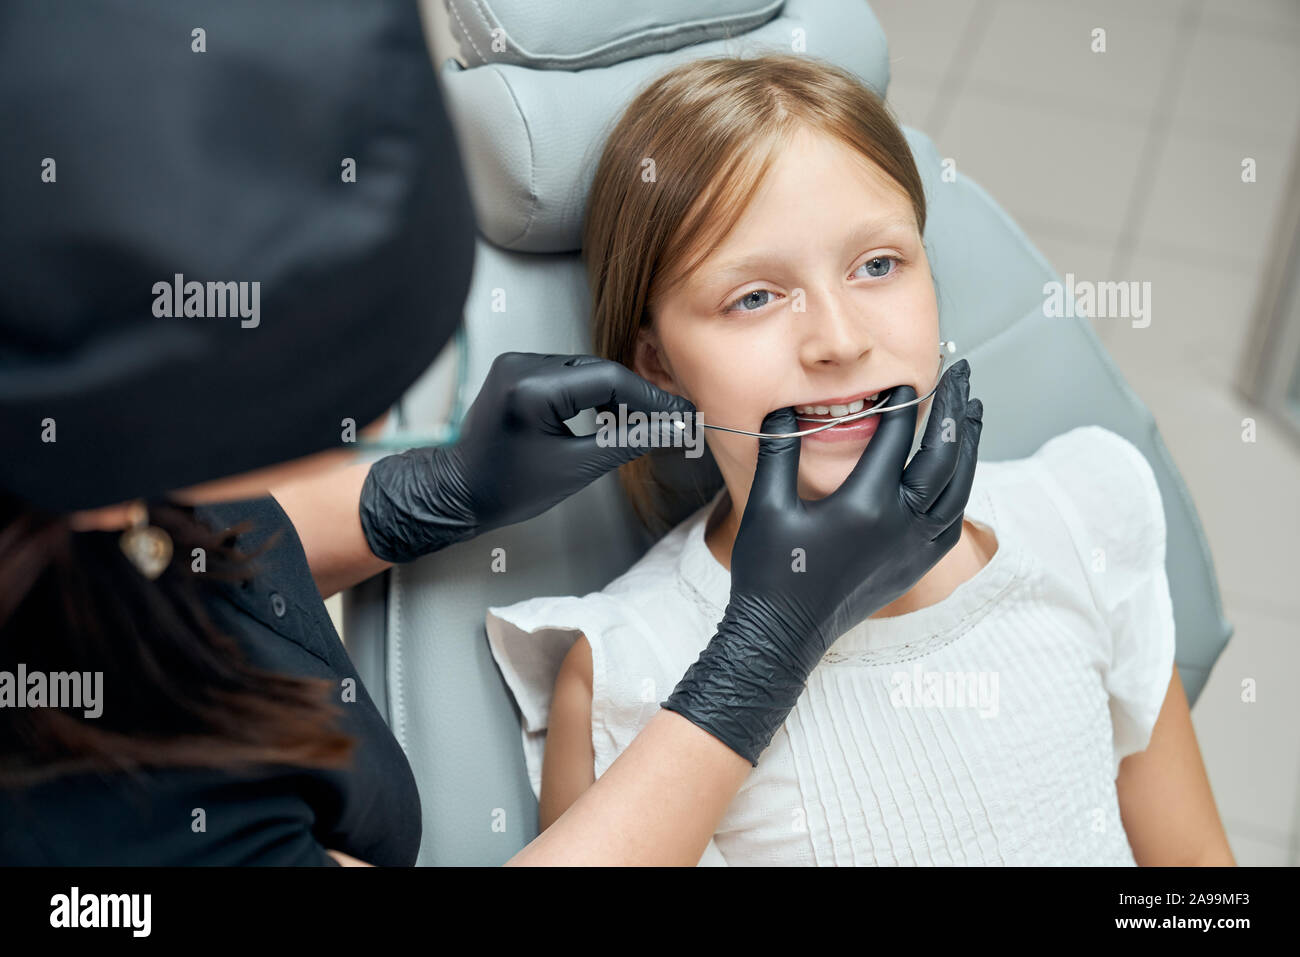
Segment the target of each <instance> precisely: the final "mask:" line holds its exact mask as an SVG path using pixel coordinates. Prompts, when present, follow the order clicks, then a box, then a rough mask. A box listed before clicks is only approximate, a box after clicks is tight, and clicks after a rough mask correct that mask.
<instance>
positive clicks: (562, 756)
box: [487, 55, 1233, 865]
mask: <svg viewBox="0 0 1300 957" xmlns="http://www.w3.org/2000/svg"><path fill="white" fill-rule="evenodd" d="M924 229H925V197H924V193H923V190H922V185H921V179H920V176H919V175H918V173H917V170H916V168H915V165H914V163H913V160H912V155H911V152H910V150H909V149H908V146H907V143H906V140H905V139H904V137H903V134H902V132H901V131H900V130H899V128H898V126H897V125H896V123H895V121H894V119H893V118H892V116H891V115H890V113H889V112H888V110H887V108H886V107H885V106H884V104H883V103H882V102H881V101H880V99H879V98H878V97H877V96H876V95H875V94H874V93H872V92H871V91H870V90H869V89H867V88H866V87H864V86H863V85H862V84H861V83H860V82H859V81H857V80H856V79H855V78H854V77H852V76H851V75H849V74H847V73H845V72H843V71H841V70H839V69H837V68H834V67H832V66H830V65H827V64H822V63H819V62H817V61H815V60H812V59H810V58H806V57H800V56H793V55H767V56H761V57H755V58H749V59H736V58H718V59H710V60H699V61H695V62H692V63H689V64H686V65H684V66H681V67H678V68H676V69H674V70H672V71H671V72H669V73H668V74H667V75H665V76H664V77H662V78H660V79H659V80H657V81H656V82H655V83H653V84H652V85H651V86H650V87H649V88H648V89H646V90H645V91H644V92H643V93H642V94H641V95H640V96H639V97H638V98H637V99H636V100H634V101H633V102H632V103H631V105H630V106H629V107H628V109H627V111H626V113H625V114H624V116H623V117H622V119H621V121H620V122H619V124H618V126H617V127H616V128H615V129H614V131H613V132H612V134H611V136H610V137H609V140H608V143H607V145H606V147H605V150H604V153H603V155H602V158H601V160H600V164H599V167H598V169H597V172H596V175H595V180H594V183H593V186H592V191H591V196H590V205H589V208H588V214H587V222H586V227H585V236H584V251H585V256H586V258H587V262H588V270H589V278H590V284H591V290H592V297H593V315H594V334H595V343H596V349H597V351H598V352H599V353H600V354H601V355H603V356H605V357H607V358H611V359H614V360H617V361H619V362H622V363H623V364H625V365H627V366H628V367H630V368H632V369H634V370H635V371H636V372H637V373H639V374H640V375H642V376H643V377H644V378H646V379H648V380H649V381H651V382H653V383H655V384H656V385H658V386H660V387H661V388H663V389H665V390H667V391H669V392H673V393H675V394H679V395H682V396H684V397H686V398H687V399H689V400H690V401H692V402H693V403H694V404H695V406H696V408H697V409H698V410H699V411H700V413H701V415H702V416H703V419H704V421H706V422H713V423H718V424H723V425H727V426H731V427H733V428H739V429H747V430H751V431H761V429H760V425H761V423H762V421H763V419H764V417H765V416H766V415H767V413H769V412H771V411H772V410H774V409H780V408H784V407H788V406H793V407H794V408H795V409H796V411H797V412H798V413H799V414H800V415H806V416H810V417H813V418H815V417H817V416H823V417H824V416H828V415H832V416H833V415H842V414H844V413H845V412H846V411H856V410H857V409H860V408H862V403H866V404H868V405H870V404H872V403H873V402H874V401H875V400H874V399H873V397H874V396H875V395H877V394H878V393H884V392H886V391H888V390H890V389H892V388H894V387H895V386H897V385H902V384H906V385H910V386H911V387H912V388H913V389H915V391H916V394H917V395H926V394H927V393H928V392H929V391H930V390H931V388H933V386H934V385H935V380H936V371H937V368H938V354H939V342H940V331H939V326H938V307H937V303H936V297H935V290H934V282H933V279H932V277H931V275H930V270H929V265H928V262H927V259H926V252H925V247H924V243H923V235H924ZM989 268H990V279H991V281H996V277H997V272H996V268H997V264H996V263H990V264H989ZM930 401H931V400H928V399H927V400H926V402H924V403H922V404H921V405H920V406H919V407H918V415H917V428H918V432H919V430H920V428H921V427H922V426H923V423H924V421H925V415H926V413H927V412H928V409H929V405H930ZM878 422H879V419H878V417H874V416H872V417H868V418H866V419H864V420H858V421H857V422H854V423H849V424H845V425H842V426H837V427H835V428H832V429H829V430H826V431H824V432H821V433H818V434H816V435H811V436H808V437H806V438H804V439H803V440H802V443H801V448H800V461H799V492H800V497H801V498H804V499H817V498H821V497H824V496H826V495H828V494H830V493H831V492H833V491H834V490H835V489H836V488H838V486H839V484H840V483H841V482H842V481H843V480H844V478H845V477H846V476H847V475H848V474H849V472H850V471H851V470H852V468H853V466H854V464H855V463H856V462H857V461H858V459H859V457H860V456H862V455H870V454H871V437H872V435H873V433H874V432H875V430H876V428H877V424H878ZM708 444H709V450H710V452H711V453H712V456H713V459H714V460H715V461H716V463H717V466H718V470H719V471H720V473H721V476H722V479H723V482H724V486H723V488H722V489H721V490H720V491H719V492H718V494H717V495H716V496H715V497H714V498H713V500H712V501H711V502H708V503H707V504H706V505H704V506H703V507H701V508H700V509H699V510H698V511H696V512H695V514H694V515H692V516H691V517H689V518H688V519H687V520H686V521H684V522H682V523H681V524H679V525H677V527H675V528H673V529H672V530H671V532H669V533H668V534H667V535H666V537H664V538H662V539H661V540H660V541H659V542H658V543H657V544H656V545H655V546H654V547H653V548H652V549H651V550H650V551H649V552H648V553H647V554H646V555H645V556H644V557H643V558H642V559H641V560H640V561H639V562H637V563H636V565H634V566H633V567H632V568H631V569H630V570H629V571H627V572H626V573H625V574H623V575H621V576H619V577H618V578H617V579H615V580H614V581H613V582H612V583H610V584H609V585H608V586H607V587H606V588H605V589H604V590H603V591H601V592H598V593H594V594H590V595H586V596H583V597H547V598H535V599H532V600H530V601H524V602H520V603H518V604H515V605H511V606H509V607H506V608H492V609H490V610H489V615H488V619H487V630H488V636H489V640H490V644H491V648H492V652H493V654H494V656H495V658H496V660H497V663H498V665H499V666H500V668H501V670H502V673H503V674H504V676H505V678H506V681H507V683H508V684H509V686H510V689H511V691H512V693H513V694H514V696H515V699H516V701H517V703H518V705H519V707H520V711H521V715H522V720H523V734H524V746H525V754H526V759H527V762H528V769H529V774H530V777H531V780H532V783H533V788H534V790H535V791H536V793H537V794H538V797H539V802H540V817H541V820H540V824H541V827H542V828H543V829H545V828H546V827H548V826H549V825H550V824H551V823H552V822H553V821H555V819H556V818H558V817H559V816H560V815H561V814H562V813H563V812H564V811H565V809H566V808H568V806H569V805H570V804H572V803H573V801H574V800H575V799H576V798H577V797H578V796H579V795H580V794H581V793H582V791H583V790H584V789H586V788H587V787H589V786H590V785H591V784H592V782H593V781H594V780H595V779H596V777H598V776H599V775H601V774H603V773H604V771H605V770H606V769H607V768H608V767H609V766H610V765H611V764H612V763H613V761H614V759H615V758H616V757H617V756H618V755H619V753H620V752H621V751H622V750H623V749H624V748H626V747H627V746H628V745H629V743H630V742H631V741H632V739H633V738H634V737H635V736H636V734H637V733H638V731H640V730H641V728H642V727H643V726H644V725H645V724H646V723H647V722H648V721H649V720H650V719H651V718H652V717H653V716H654V715H655V713H656V712H657V711H658V710H659V707H660V705H659V702H660V701H662V700H664V699H665V698H667V696H668V695H669V694H670V693H671V692H672V690H673V687H674V686H675V685H676V683H677V682H678V680H679V679H680V678H681V677H682V675H683V674H684V673H685V671H686V670H687V668H688V667H689V666H690V665H691V664H692V662H694V660H695V659H696V658H697V657H698V655H699V653H700V652H701V651H702V650H703V649H704V647H705V646H706V645H707V644H708V641H709V639H710V637H711V636H712V635H713V634H714V632H715V630H716V626H717V623H718V621H719V620H720V619H721V618H722V615H723V609H724V608H725V607H726V604H727V599H728V594H729V591H730V574H729V571H728V569H729V567H730V559H731V549H732V544H733V542H734V540H735V536H736V531H737V528H738V526H739V522H740V518H741V516H742V515H743V514H744V509H745V502H746V499H747V496H748V493H749V488H750V485H751V483H752V480H753V475H754V468H755V462H756V456H757V451H758V440H757V439H754V438H750V437H748V436H743V435H736V434H733V433H728V432H718V431H710V432H709V433H708ZM656 454H659V456H660V459H659V462H658V464H656V460H655V459H653V458H651V457H650V456H646V457H643V458H642V459H640V460H638V461H637V462H635V463H633V464H632V465H631V466H628V467H626V471H625V473H624V475H623V478H624V480H625V487H626V489H627V491H628V493H629V495H630V496H631V497H632V500H633V502H634V503H635V504H636V505H637V507H638V510H639V511H640V513H641V514H642V516H643V517H644V518H646V519H647V520H651V519H653V517H654V512H655V508H656V489H657V487H658V478H657V475H656V469H657V468H660V467H662V461H663V455H664V453H656ZM668 454H672V453H671V452H670V453H668ZM677 454H680V451H679V452H678V453H677ZM678 464H679V465H680V463H678ZM689 464H690V465H696V466H698V461H697V462H692V463H689ZM658 501H660V502H661V501H662V496H660V497H659V499H658ZM1164 565H1165V528H1164V512H1163V509H1162V506H1161V500H1160V493H1159V490H1158V488H1157V486H1156V481H1155V477H1154V475H1153V473H1152V471H1151V468H1150V466H1149V465H1148V464H1147V462H1146V460H1145V459H1144V458H1143V457H1142V455H1141V454H1140V453H1139V452H1138V450H1137V449H1136V448H1135V447H1134V446H1133V445H1131V444H1130V443H1129V442H1127V441H1126V440H1125V439H1123V438H1121V437H1119V436H1118V435H1116V434H1114V433H1112V432H1109V431H1107V430H1105V429H1102V428H1099V427H1095V426H1088V427H1082V428H1076V429H1073V430H1071V431H1069V432H1067V433H1065V434H1063V435H1060V436H1057V437H1055V438H1053V439H1051V440H1050V441H1048V442H1046V443H1044V444H1043V445H1042V446H1041V447H1040V448H1039V449H1038V451H1037V452H1035V453H1034V454H1033V455H1031V456H1029V457H1027V458H1024V459H1021V460H1017V461H1008V462H982V463H980V464H979V466H978V468H977V471H976V476H975V480H974V485H973V487H972V491H971V495H970V499H969V503H968V506H967V509H966V512H965V519H964V522H963V526H962V535H961V538H960V539H959V541H958V544H957V545H956V546H955V547H954V548H953V549H952V550H951V551H950V552H949V553H947V554H946V555H945V556H944V557H943V558H942V559H941V560H940V561H939V562H938V564H936V565H935V566H934V567H933V568H932V569H931V570H930V571H929V572H928V573H927V574H926V575H924V576H923V577H922V578H921V579H920V580H919V581H918V582H917V583H916V585H915V586H914V587H913V588H912V589H911V590H910V591H909V592H907V593H906V594H904V595H903V596H902V597H900V598H899V599H897V600H896V601H895V602H894V603H893V604H891V605H889V606H886V607H885V608H883V609H881V610H880V611H879V612H877V613H876V614H874V615H872V616H871V617H870V618H868V619H866V620H865V621H863V622H861V623H860V624H859V625H857V626H856V627H854V628H853V629H851V630H850V631H848V632H847V633H846V634H844V635H843V636H842V637H841V638H840V639H839V640H838V641H837V642H836V643H835V644H834V645H833V646H832V648H831V650H830V652H829V653H827V655H826V656H825V657H824V658H823V659H822V661H821V663H820V664H819V665H818V666H817V668H816V669H814V671H813V673H812V675H811V676H810V678H809V680H808V684H807V686H806V688H805V690H804V692H803V695H802V696H801V698H800V700H799V702H798V704H797V705H796V707H795V708H794V710H793V711H792V712H791V713H790V716H789V718H788V720H787V722H786V725H785V727H784V728H783V729H782V730H781V731H780V732H778V733H777V735H776V736H775V737H774V738H773V740H772V742H771V744H770V745H769V746H768V748H767V750H766V751H765V752H764V753H763V755H762V757H761V758H760V760H759V763H758V766H757V768H756V769H755V770H754V771H753V772H752V774H751V775H750V777H749V778H748V779H747V781H746V783H745V785H744V786H743V787H742V788H741V790H740V792H739V794H738V795H737V797H736V799H735V800H734V802H733V803H732V804H731V806H730V807H729V809H728V811H727V814H726V816H725V817H724V819H723V822H722V825H721V827H720V828H719V829H718V830H717V831H716V833H715V835H714V838H713V840H712V842H711V843H710V844H709V846H708V848H707V850H706V851H705V854H704V856H703V858H702V859H701V861H700V863H701V864H731V865H736V864H819V865H821V864H1110V865H1132V864H1134V863H1135V862H1136V863H1141V864H1198V863H1199V864H1231V863H1233V861H1232V856H1231V853H1230V851H1229V848H1228V844H1227V840H1226V837H1225V835H1224V832H1223V828H1222V826H1221V824H1220V822H1219V818H1218V813H1217V810H1216V808H1215V805H1214V800H1213V797H1212V795H1211V792H1210V789H1209V784H1208V781H1207V780H1206V776H1205V772H1204V768H1203V766H1202V763H1201V758H1200V753H1199V750H1198V748H1197V745H1196V740H1195V737H1194V735H1193V732H1192V728H1191V723H1190V718H1189V715H1188V710H1187V703H1186V698H1185V696H1184V693H1183V690H1182V686H1181V683H1180V682H1179V679H1178V673H1177V671H1176V669H1175V668H1174V620H1173V612H1172V607H1171V603H1170V598H1169V587H1168V582H1167V580H1166V577H1165V568H1164ZM806 573H807V574H817V571H816V569H815V568H810V569H808V570H807V571H806Z"/></svg>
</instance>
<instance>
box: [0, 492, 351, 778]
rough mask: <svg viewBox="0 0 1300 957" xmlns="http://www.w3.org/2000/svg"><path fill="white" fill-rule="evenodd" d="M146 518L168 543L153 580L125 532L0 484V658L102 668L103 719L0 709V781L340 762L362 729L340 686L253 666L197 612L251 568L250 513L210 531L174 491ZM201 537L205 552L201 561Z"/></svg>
mask: <svg viewBox="0 0 1300 957" xmlns="http://www.w3.org/2000/svg"><path fill="white" fill-rule="evenodd" d="M149 520H150V522H151V523H152V524H154V525H157V526H159V527H161V528H163V529H164V530H165V531H166V532H167V533H168V534H169V535H170V536H171V537H172V541H173V544H174V552H173V554H174V556H175V557H174V558H173V560H172V562H171V564H170V565H169V566H168V567H167V568H166V569H165V570H164V571H163V573H162V575H161V576H159V577H158V578H157V579H156V580H154V581H149V580H147V579H146V578H144V577H143V576H142V575H141V574H140V573H139V571H137V570H136V568H135V566H134V565H132V564H131V562H130V561H129V560H128V559H127V557H126V556H125V554H123V552H122V550H121V548H120V547H119V545H118V540H119V538H120V536H121V532H99V531H74V530H73V529H72V527H71V525H70V523H69V519H68V517H67V516H66V515H63V514H58V513H54V512H48V511H45V510H43V509H40V508H36V507H33V506H31V505H29V504H27V503H26V502H25V501H22V500H20V499H18V498H16V497H15V496H13V495H11V494H8V493H5V492H3V491H0V671H7V672H9V674H10V675H16V674H17V668H18V665H19V664H22V665H23V666H24V667H25V668H26V671H27V673H29V674H31V673H33V672H38V671H39V672H44V673H46V674H50V673H53V672H82V673H85V672H97V671H98V672H102V673H103V684H102V686H101V692H102V695H103V701H102V706H103V711H102V714H100V715H99V716H98V717H95V718H87V717H85V716H84V715H83V714H82V711H81V710H61V709H59V708H55V707H21V708H20V707H5V708H4V709H3V720H0V787H25V786H29V785H32V784H37V783H40V782H41V781H44V780H48V779H50V778H53V777H57V776H59V775H63V774H69V773H77V772H85V771H105V772H109V771H122V770H134V769H140V768H147V767H169V766H170V767H177V766H189V767H206V768H231V769H235V768H248V767H252V766H254V765H260V764H287V765H298V766H311V767H343V766H345V765H346V764H347V762H348V761H349V760H350V757H351V752H352V748H353V745H354V739H353V738H352V737H351V736H349V735H347V734H345V733H344V732H342V731H341V730H339V729H338V728H337V727H336V724H337V718H338V717H339V714H340V712H339V709H338V708H337V706H335V705H333V704H332V703H331V696H332V693H333V692H334V691H336V688H335V686H334V685H333V684H332V683H331V682H329V681H326V680H323V679H321V680H311V679H304V678H294V677H288V676H283V675H277V674H273V673H271V672H265V671H261V670H258V669H256V668H253V667H252V666H250V665H249V664H247V663H246V661H245V659H244V656H243V654H242V652H241V650H240V648H239V646H238V644H237V643H236V642H235V641H234V639H233V638H231V637H230V636H228V635H225V634H223V633H222V632H221V631H220V630H219V629H218V628H217V627H216V626H215V625H214V624H213V622H212V621H211V619H210V618H209V616H208V614H207V613H206V612H205V610H204V603H203V601H202V599H201V593H202V590H203V589H205V588H211V587H216V586H215V582H216V581H227V582H234V583H238V582H241V581H246V580H248V579H249V578H251V577H252V576H253V574H254V571H255V569H254V563H255V561H256V554H244V553H242V552H240V551H238V550H237V549H236V547H235V544H234V539H235V536H237V535H239V534H242V532H244V531H245V530H246V528H247V525H248V523H241V524H240V525H237V526H235V527H234V528H231V529H221V530H213V529H211V528H209V527H208V526H207V525H205V524H204V523H203V522H202V521H200V520H199V519H198V518H197V517H196V516H195V514H194V510H193V509H192V508H191V507H188V506H182V505H177V504H171V503H166V502H151V503H150V508H149ZM274 541H275V539H274V537H272V539H271V540H270V541H268V542H267V543H266V545H264V546H263V547H262V549H261V550H260V551H264V550H265V549H266V548H269V547H270V546H271V545H272V544H274ZM194 548H203V549H204V550H205V551H206V565H207V568H206V570H205V571H204V572H202V573H196V572H192V571H191V566H190V556H191V554H192V550H193V549H194ZM260 551H259V553H260ZM209 579H211V581H209ZM15 691H16V693H17V694H21V695H26V693H27V689H25V688H16V689H15Z"/></svg>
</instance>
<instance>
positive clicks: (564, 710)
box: [538, 635, 596, 831]
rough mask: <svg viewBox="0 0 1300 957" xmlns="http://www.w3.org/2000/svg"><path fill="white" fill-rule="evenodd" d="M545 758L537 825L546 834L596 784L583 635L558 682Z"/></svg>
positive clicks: (588, 659) (588, 658)
mask: <svg viewBox="0 0 1300 957" xmlns="http://www.w3.org/2000/svg"><path fill="white" fill-rule="evenodd" d="M547 724H548V727H547V729H546V756H545V757H544V758H543V759H542V796H541V800H540V801H539V808H538V823H539V825H540V827H541V829H542V830H543V831H545V830H546V829H547V828H548V827H550V826H551V825H552V824H554V823H555V821H556V819H557V818H559V816H560V815H561V814H563V813H564V812H565V811H567V810H568V809H569V806H570V805H572V804H573V802H574V801H576V800H578V798H579V797H580V796H581V795H582V792H583V791H585V790H587V788H589V787H591V786H592V785H593V784H594V783H596V767H595V765H596V751H595V749H594V748H593V747H592V744H591V645H590V644H588V643H587V636H586V635H579V636H578V640H577V641H575V642H574V643H573V647H572V648H570V649H569V653H568V654H567V655H565V656H564V662H563V663H562V664H561V665H560V673H559V674H558V675H556V677H555V694H554V696H553V697H552V698H551V715H550V720H549V721H548V722H547Z"/></svg>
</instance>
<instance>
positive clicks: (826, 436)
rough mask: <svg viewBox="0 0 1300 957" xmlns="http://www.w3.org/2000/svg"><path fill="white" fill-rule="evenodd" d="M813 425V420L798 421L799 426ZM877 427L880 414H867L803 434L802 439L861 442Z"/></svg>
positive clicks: (871, 434) (807, 426) (873, 433)
mask: <svg viewBox="0 0 1300 957" xmlns="http://www.w3.org/2000/svg"><path fill="white" fill-rule="evenodd" d="M814 425H816V423H815V422H812V421H808V420H801V421H800V423H799V427H800V428H811V427H813V426H814ZM879 427H880V416H878V415H868V416H866V417H865V418H862V419H858V420H856V421H854V422H845V423H843V424H842V425H833V426H831V427H830V428H829V429H822V430H821V431H820V432H814V433H813V434H812V435H805V436H804V437H803V440H804V441H805V442H862V441H866V440H867V439H870V438H871V437H872V436H873V435H875V434H876V429H878V428H879Z"/></svg>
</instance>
